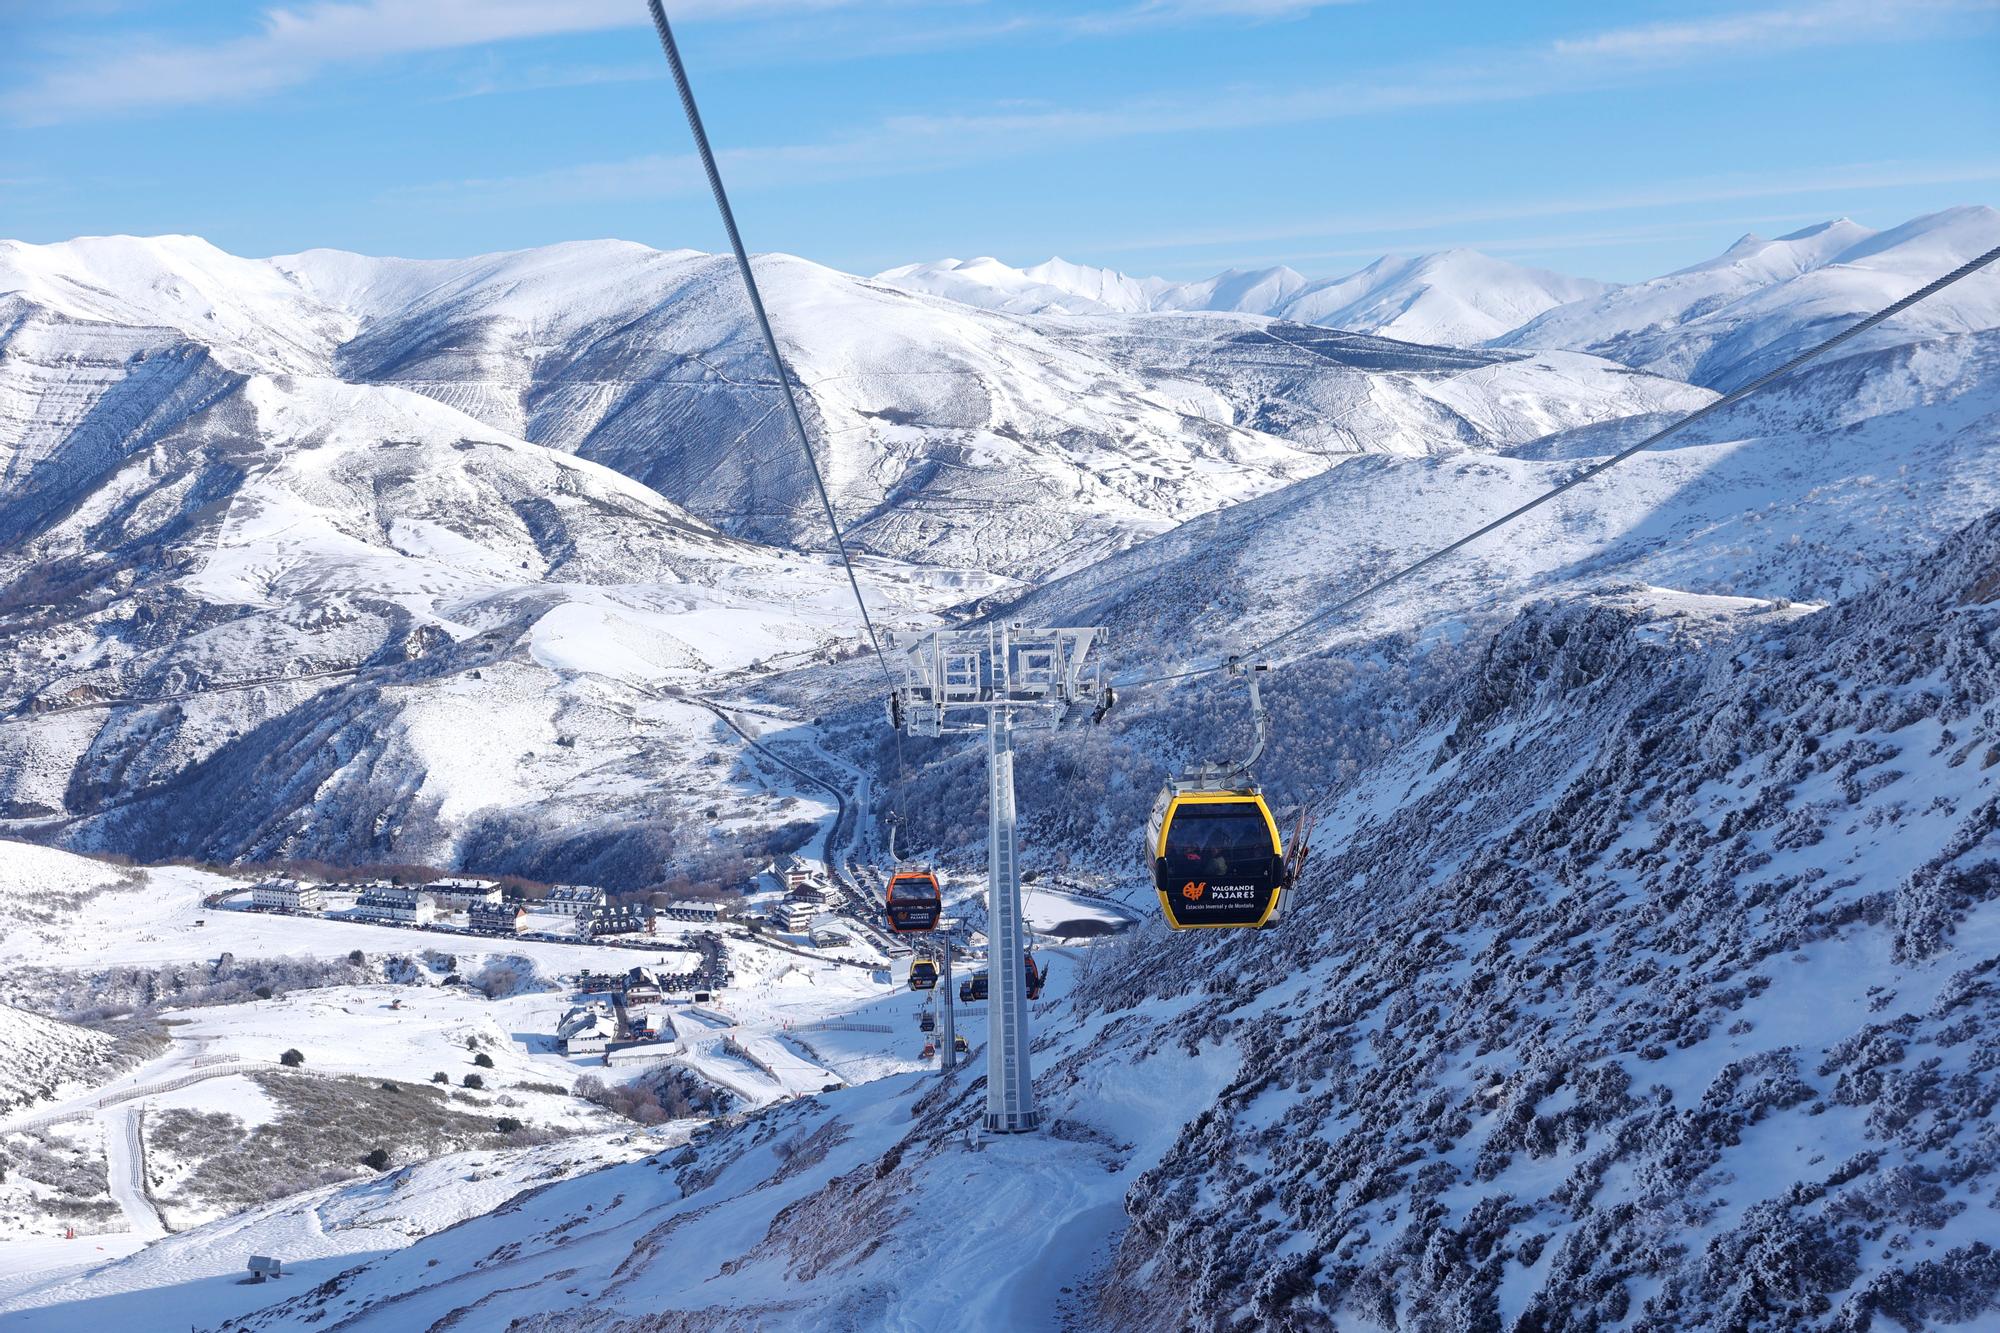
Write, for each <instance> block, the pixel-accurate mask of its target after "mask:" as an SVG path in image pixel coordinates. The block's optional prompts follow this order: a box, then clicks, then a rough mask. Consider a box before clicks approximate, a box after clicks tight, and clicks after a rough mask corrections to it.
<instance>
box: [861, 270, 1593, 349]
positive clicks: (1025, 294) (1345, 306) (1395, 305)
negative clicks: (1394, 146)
mask: <svg viewBox="0 0 2000 1333" xmlns="http://www.w3.org/2000/svg"><path fill="white" fill-rule="evenodd" d="M876 280H877V281H879V282H887V283H893V284H894V285H896V286H898V287H906V288H908V289H910V290H911V291H920V292H928V293H930V294H932V295H934V296H943V297H948V298H949V299H951V300H953V301H957V302H959V303H961V304H964V305H974V306H979V307H981V308H983V309H988V310H1005V311H1010V312H1012V313H1015V314H1067V315H1095V314H1135V313H1139V312H1142V311H1164V310H1205V311H1231V312H1235V313H1240V314H1257V315H1269V316H1272V317H1273V318H1277V319H1283V320H1286V321H1288V322H1290V323H1295V324H1317V325H1320V326H1321V327H1324V328H1330V329H1342V330H1345V331H1347V332H1350V333H1371V334H1378V335H1380V336H1382V337H1386V338H1396V339H1400V340H1402V341H1404V342H1417V343H1440V344H1444V345H1446V346H1453V347H1464V346H1474V345H1477V344H1479V343H1482V342H1485V341H1487V340H1488V339H1490V338H1495V337H1498V336H1499V335H1500V334H1503V333H1505V332H1507V331H1508V330H1509V329H1512V328H1515V327H1517V326H1519V325H1520V324H1522V323H1524V322H1525V321H1527V320H1529V319H1532V318H1533V317H1534V316H1536V315H1538V314H1540V313H1542V312H1543V311H1545V310H1548V309H1549V308H1550V307H1552V306H1558V305H1562V304H1564V303H1565V302H1570V301H1577V300H1582V299H1584V298H1587V297H1593V296H1597V295H1599V294H1600V293H1603V292H1606V291H1609V290H1611V287H1610V284H1608V283H1602V282H1595V281H1592V280H1591V279H1588V278H1571V277H1566V276H1564V275H1563V274H1560V273H1550V272H1548V271H1546V270H1544V269H1536V268H1525V267H1523V266H1521V265H1519V264H1513V263H1509V262H1508V261H1506V260H1504V259H1495V258H1493V257H1492V256H1490V255H1482V254H1480V253H1479V252H1478V251H1476V250H1445V251H1441V252H1439V253H1436V254H1427V255H1418V256H1416V257H1415V258H1411V259H1402V258H1396V257H1393V256H1385V257H1383V258H1381V259H1378V260H1376V261H1375V262H1374V263H1372V264H1370V265H1368V266H1367V267H1366V268H1363V269H1360V270H1358V271H1356V272H1354V273H1350V274H1348V275H1347V276H1346V277H1343V278H1326V279H1321V280H1319V281H1312V280H1308V279H1307V278H1306V277H1304V276H1303V275H1302V274H1300V273H1298V272H1296V271H1295V270H1293V269H1289V268H1285V267H1282V266H1280V267H1277V268H1268V269H1254V270H1249V271H1244V270H1239V269H1231V270H1229V271H1227V272H1224V273H1218V274H1216V275H1215V276H1214V277H1212V278H1205V279H1202V280H1201V281H1198V282H1182V283H1172V282H1168V281H1167V280H1166V279H1164V278H1134V277H1130V276H1128V275H1126V274H1123V273H1120V272H1118V271H1116V270H1115V269H1107V268H1092V267H1090V266H1088V265H1083V264H1072V263H1070V262H1068V261H1067V260H1064V259H1060V258H1058V259H1051V260H1049V261H1047V262H1046V263H1042V264H1037V265H1035V266H1034V267H1032V268H1026V269H1017V268H1010V267H1009V266H1007V265H1006V264H1003V263H1001V262H1000V261H999V260H997V259H992V258H981V259H972V260H957V259H944V260H939V261H937V262H935V263H930V264H907V265H904V266H903V267H901V268H892V269H890V270H888V271H887V272H884V273H879V274H877V275H876Z"/></svg>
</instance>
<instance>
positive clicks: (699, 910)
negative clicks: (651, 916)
mask: <svg viewBox="0 0 2000 1333" xmlns="http://www.w3.org/2000/svg"><path fill="white" fill-rule="evenodd" d="M657 915H659V916H663V917H665V918H666V919H667V920H669V921H686V922H689V923H691V924H693V925H697V926H712V925H714V924H715V923H716V922H718V921H720V920H721V919H722V904H721V903H704V902H697V901H695V900H694V899H692V898H677V899H675V900H674V901H673V902H670V903H668V904H667V905H666V906H665V907H662V908H660V909H658V912H657Z"/></svg>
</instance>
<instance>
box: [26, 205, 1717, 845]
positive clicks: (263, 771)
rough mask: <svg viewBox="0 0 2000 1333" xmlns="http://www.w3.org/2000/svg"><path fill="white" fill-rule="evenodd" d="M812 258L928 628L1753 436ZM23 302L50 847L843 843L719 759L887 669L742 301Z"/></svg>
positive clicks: (793, 272)
mask: <svg viewBox="0 0 2000 1333" xmlns="http://www.w3.org/2000/svg"><path fill="white" fill-rule="evenodd" d="M765 263H766V268H767V273H766V277H767V281H768V283H769V286H770V290H771V293H772V305H773V309H774V314H775V316H776V317H777V319H778V320H779V323H780V327H781V328H789V329H791V330H794V332H792V333H789V334H787V339H788V341H789V342H790V343H792V345H793V349H794V359H795V361H794V363H795V365H796V366H797V367H798V368H799V371H800V373H801V374H802V376H803V378H804V380H805V384H806V387H807V390H808V400H807V406H808V410H809V411H810V412H811V413H812V415H813V418H814V424H815V427H816V432H817V433H819V434H820V438H822V439H823V440H826V441H828V442H829V444H828V448H827V454H826V462H827V467H828V473H829V477H830V480H831V483H832V485H833V487H834V489H835V492H836V495H837V497H838V502H839V503H840V506H841V508H842V511H843V515H844V518H845V520H846V528H847V536H848V539H849V541H850V543H851V544H852V545H853V546H854V547H855V549H857V550H859V551H861V552H863V553H864V554H866V553H868V552H871V551H872V552H875V553H878V554H876V555H874V556H873V557H871V558H868V559H866V560H864V565H863V569H862V577H863V585H864V590H865V591H866V593H867V595H868V596H869V598H870V601H871V604H872V605H873V607H874V612H875V614H876V616H877V618H878V619H879V620H881V621H882V622H883V623H884V624H885V625H889V626H895V625H903V626H916V625H923V624H931V623H936V619H935V618H936V617H937V616H938V615H940V614H942V613H944V612H946V611H947V610H948V609H949V608H951V607H953V606H955V605H959V604H969V603H974V602H978V601H981V600H987V599H993V598H997V597H1004V596H1008V595H1011V594H1012V593H1013V592H1015V591H1017V586H1016V584H1015V582H1014V580H1013V577H1012V576H1016V575H1022V574H1026V575H1031V576H1036V577H1040V576H1045V575H1047V574H1049V573H1051V572H1054V571H1060V570H1063V569H1068V568H1081V567H1087V566H1089V565H1090V564H1092V563H1093V562H1095V561H1096V560H1099V559H1101V558H1102V557H1103V556H1105V555H1108V554H1111V553H1113V552H1116V551H1118V550H1121V549H1124V548H1126V547H1129V546H1131V545H1132V544H1133V543H1134V542H1136V541H1139V540H1142V539H1143V538H1145V537H1147V536H1150V535H1152V534H1154V533H1157V532H1160V531H1162V530H1164V529H1167V528H1170V527H1171V526H1172V525H1173V524H1174V523H1175V522H1177V521H1180V520H1183V519H1185V518H1187V517H1190V516H1192V515H1194V514H1198V513H1201V512H1204V511H1206V510H1210V509H1213V508H1214V507H1215V506H1217V505H1219V504H1225V503H1227V502H1229V501H1230V500H1232V499H1240V498H1243V497H1246V496H1251V495H1257V494H1262V493H1268V492H1270V491H1272V490H1274V489H1276V488H1278V487H1281V486H1283V485H1284V484H1285V483H1286V482H1287V481H1288V480H1291V479H1294V478H1299V477H1306V476H1311V475H1314V474H1317V473H1320V472H1323V471H1325V470H1326V469H1327V468H1328V467H1330V466H1332V465H1334V464H1335V463H1338V462H1340V461H1342V460H1343V459H1345V458H1349V457H1352V456H1355V455H1357V454H1363V453H1370V452H1388V453H1406V454H1425V455H1427V454H1433V453H1448V452H1452V451H1456V450H1460V449H1493V448H1496V447H1504V446H1508V445H1514V444H1519V443H1521V442H1524V441H1527V440H1529V439H1532V438H1534V437H1535V436H1537V435H1540V434H1542V433H1544V432H1546V431H1547V430H1550V429H1554V428H1558V427H1562V426H1570V425H1576V424H1580V423H1583V422H1589V421H1599V420H1604V419H1607V418H1612V417H1617V416H1620V415H1623V414H1625V413H1628V412H1631V411H1657V410H1671V409H1681V410H1684V409H1686V408H1691V407H1693V406H1696V405H1698V404H1699V403H1701V402H1702V401H1705V399H1706V397H1707V395H1706V394H1705V392H1703V391H1701V390H1698V389H1692V388H1689V387H1688V386H1685V385H1680V384H1677V383H1675V382H1673V381H1667V380H1661V379H1658V378H1655V377H1649V376H1641V375H1634V374H1631V373H1630V372H1628V371H1626V370H1624V369H1623V368H1621V367H1618V366H1616V365H1614V364H1612V363H1609V362H1605V361H1602V360H1599V359H1595V358H1591V357H1587V356H1580V355H1576V354H1571V353H1548V354H1533V355H1523V354H1520V353H1513V352H1485V351H1477V352H1452V351H1447V350H1444V349H1427V348H1415V347H1411V346H1408V345H1405V344H1400V343H1394V342H1388V341H1384V340H1379V339H1369V338H1363V337H1356V336H1351V335H1338V334H1329V333H1324V332H1319V331H1314V330H1309V329H1304V328H1300V327H1295V326H1290V325H1285V324H1281V323H1275V322H1272V321H1269V320H1264V319H1260V318H1256V317H1247V316H1220V315H1135V316H1121V317H1119V318H1118V319H1117V321H1115V326H1110V325H1107V326H1103V327H1090V328H1083V327H1078V326H1076V325H1075V324H1074V323H1073V322H1065V321H1062V320H1035V319H1025V318H1022V317H1017V316H1008V315H1002V314H994V313H990V312H983V311H974V310H969V309H965V308H963V307H955V306H948V305H946V304H945V303H942V302H938V301H935V300H932V299H929V298H922V297H917V296H911V295H908V294H904V293H899V292H896V291H894V290H891V289H888V288H886V287H882V286H880V285H877V284H871V283H866V282H861V281H858V280H855V279H851V278H847V277H845V276H843V275H840V274H837V273H834V272H832V271H831V270H827V269H823V268H819V267H817V266H814V265H809V264H806V263H804V262H803V261H797V260H790V259H785V258H783V257H776V258H773V259H771V260H768V261H765ZM0 279H4V282H0V285H4V286H6V287H9V288H11V290H10V291H8V292H7V293H6V294H4V295H0V314H4V322H0V339H4V343H3V344H0V349H3V350H4V353H5V355H4V356H0V422H4V425H5V430H4V432H0V477H4V485H0V585H4V588H5V592H4V595H0V628H4V630H5V632H6V633H7V634H8V635H9V637H10V641H11V642H12V644H13V645H14V646H15V648H16V649H17V651H15V652H13V653H11V654H9V655H8V657H7V658H6V660H5V661H4V663H0V699H4V701H5V705H6V707H8V708H10V709H11V710H12V716H11V717H9V718H7V719H6V720H4V721H0V758H4V761H5V762H4V763H0V818H7V819H12V820H16V821H21V822H19V823H18V824H16V825H14V827H15V828H16V830H17V831H20V832H25V833H32V834H33V835H34V836H38V837H48V838H59V839H62V840H65V841H67V842H69V843H71V844H72V845H77V846H82V847H131V848H143V849H146V850H147V851H148V852H149V853H150V854H154V855H157V854H159V853H160V851H161V849H163V848H168V847H171V848H173V849H174V850H175V851H176V852H177V853H181V854H187V855H195V856H204V857H212V858H225V859H235V858H243V857H257V858H268V857H274V856H300V855H323V856H327V857H331V858H335V859H347V860H353V859H368V860H373V859H395V860H415V861H437V862H445V863H454V864H456V863H463V862H467V861H471V862H475V863H478V864H483V865H485V866H487V867H488V868H491V869H505V870H513V871H518V872H522V873H535V874H546V875H549V876H556V875H564V874H567V875H575V876H584V875H585V873H586V870H587V872H588V876H592V877H598V878H603V879H606V880H607V881H608V882H611V883H614V884H637V883H645V882H650V881H651V880H652V879H654V878H656V877H657V876H658V875H659V874H660V873H661V867H662V864H663V862H665V861H667V860H668V859H669V858H678V859H679V860H681V861H683V862H685V861H686V860H687V859H688V858H690V857H695V856H697V855H698V854H702V852H701V849H702V848H705V847H707V846H709V845H710V844H713V843H715V842H717V841H718V840H729V839H732V838H734V837H736V836H737V834H738V833H740V832H741V831H742V830H744V829H749V828H758V829H762V830H764V831H766V832H768V831H770V830H771V829H774V828H778V827H783V826H796V825H797V824H798V823H799V822H800V821H799V820H798V819H797V818H796V817H793V816H788V815H787V814H786V813H785V812H786V811H788V810H790V809H792V807H793V805H794V804H795V803H796V802H798V801H799V800H800V799H801V796H802V794H801V793H799V792H796V791H794V790H792V789H791V787H790V786H788V785H787V784H786V781H784V780H780V781H778V782H777V783H776V785H775V786H774V787H771V788H767V789H765V791H764V794H763V795H760V796H758V797H754V798H751V799H748V800H745V799H743V797H742V794H741V789H740V785H739V783H738V781H737V778H736V776H735V770H734V769H732V768H731V767H730V766H728V765H720V766H718V765H715V764H712V763H708V762H706V761H707V760H708V759H709V757H710V756H711V755H712V754H714V753H715V752H716V751H717V750H718V748H719V749H720V751H721V752H722V753H724V754H729V755H734V754H738V753H740V752H741V751H742V742H741V740H740V738H738V737H737V736H736V735H735V734H734V733H733V732H730V731H729V730H728V729H727V728H726V727H725V726H724V724H723V723H722V722H721V721H720V720H718V719H717V718H716V717H715V716H714V715H713V714H712V713H711V712H710V711H708V708H707V707H706V705H705V704H704V703H701V702H697V701H695V700H693V699H691V698H687V697H684V696H686V695H687V694H688V693H689V692H698V693H702V694H709V693H713V692H714V691H716V690H718V689H723V688H728V689H738V688H741V687H743V686H744V685H746V684H747V683H748V682H750V681H751V680H753V679H755V678H759V677H768V676H770V675H771V674H772V673H775V672H781V671H785V670H788V669H790V668H792V667H795V666H798V665H801V664H806V663H810V662H812V661H814V660H819V659H827V658H832V657H838V656H843V655H846V654H847V653H850V652H852V651H854V649H855V648H856V647H857V644H856V637H857V628H858V627H857V626H856V625H855V623H854V618H853V615H852V611H851V608H850V606H849V605H848V603H847V593H846V589H845V581H844V577H843V576H842V575H841V574H840V573H839V571H838V569H837V567H836V566H835V565H834V564H832V563H831V562H830V561H829V558H828V557H827V556H826V555H825V554H823V553H822V552H823V548H824V546H825V544H826V543H825V539H824V537H823V535H822V533H821V531H820V529H819V526H818V525H819V522H820V520H819V517H818V515H817V512H816V501H814V500H813V498H812V495H811V491H810V487H809V485H808V483H807V480H806V477H805V473H804V468H803V465H802V460H800V459H799V457H798V454H797V450H796V446H795V445H794V443H793V442H792V441H791V440H789V439H788V438H786V437H785V436H784V435H783V433H782V432H780V431H779V430H777V428H776V427H775V426H774V424H773V421H774V417H773V409H774V407H775V404H774V402H773V401H772V393H771V387H772V386H771V385H770V384H769V383H768V379H765V380H763V382H760V377H764V376H765V375H766V372H765V371H764V370H763V369H762V368H761V357H760V355H759V353H758V351H757V349H756V347H755V345H754V343H753V342H751V341H750V340H749V339H748V337H747V332H746V330H745V329H744V328H743V326H742V316H741V307H740V297H739V295H738V293H737V292H736V290H735V286H734V277H733V275H732V274H731V272H730V270H729V267H728V266H727V265H726V264H723V263H721V262H719V261H716V260H714V259H713V258H711V257H708V256H702V255H696V254H693V253H691V252H657V251H652V250H648V249H646V248H644V247H640V246H629V245H623V244H618V243H610V242H597V243H587V244H580V245H575V246H557V247H551V248H549V249H547V250H541V251H531V252H521V253H517V254H507V255H496V256H487V257H483V258H480V259H474V260H463V261H422V262H419V261H404V260H376V259H369V258H365V257H360V256H354V255H345V254H337V253H332V252H315V253H311V254H306V255H299V256H291V257H287V258H282V259H278V260H272V261H255V260H241V259H236V258H234V257H231V256H227V255H224V254H222V253H221V252H219V251H216V250H214V249H213V247H210V246H207V245H206V244H205V243H203V242H200V241H198V240H195V239H192V238H185V237H182V238H174V237H169V238H158V239H155V240H148V241H136V240H131V239H129V238H127V239H117V238H113V239H108V240H98V241H84V242H76V243H72V244H70V245H67V246H40V247H37V246H18V245H16V246H10V247H8V248H7V249H6V251H5V252H4V253H0ZM800 547H803V548H805V549H803V550H801V549H799V548H800ZM914 561H921V562H922V563H914ZM473 719H478V720H479V722H480V725H477V726H473V725H470V724H471V722H472V720H473ZM659 773H673V774H676V775H678V776H677V777H676V780H675V781H674V782H672V783H667V784H661V783H657V782H653V781H649V780H648V779H647V775H649V774H659ZM811 799H817V798H811ZM725 806H727V807H729V808H732V809H734V810H736V811H737V818H738V819H739V820H740V821H741V823H740V824H737V825H717V824H715V823H714V822H713V821H712V820H710V819H709V818H708V816H707V813H706V812H708V811H711V810H716V809H720V808H723V807H725ZM816 808H817V806H816V805H807V806H806V807H804V809H806V810H812V809H816ZM690 823H693V824H699V825H701V826H702V831H701V833H700V834H699V836H698V837H696V838H695V839H694V841H693V843H692V845H690V844H689V843H685V842H676V836H677V835H676V834H675V832H674V830H675V829H677V828H681V827H684V826H686V825H689V824H690ZM732 830H735V831H736V832H732ZM756 836H762V835H761V834H759V835H756ZM788 836H789V835H788ZM752 840H753V841H754V838H753V839H752ZM586 848H587V849H588V850H587V851H585V850H584V849H586ZM579 854H582V855H584V856H585V860H584V861H582V862H578V861H577V860H576V857H577V856H578V855H579Z"/></svg>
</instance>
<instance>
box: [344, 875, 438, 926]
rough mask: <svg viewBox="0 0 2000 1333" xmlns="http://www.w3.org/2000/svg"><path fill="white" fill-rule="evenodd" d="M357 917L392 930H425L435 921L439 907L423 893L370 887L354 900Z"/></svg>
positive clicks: (398, 886)
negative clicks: (419, 927)
mask: <svg viewBox="0 0 2000 1333" xmlns="http://www.w3.org/2000/svg"><path fill="white" fill-rule="evenodd" d="M354 915H356V916H358V917H360V918H361V919H362V920H364V921H379V922H381V923H382V924H384V925H389V926H423V925H429V924H430V922H431V921H432V920H433V919H434V918H435V917H436V915H437V904H436V903H435V902H433V901H432V899H431V896H430V895H429V894H428V893H426V892H425V891H424V890H422V889H413V888H408V887H405V886H404V885H401V884H370V885H368V886H367V887H366V888H364V889H362V891H361V896H360V897H358V898H356V899H355V900H354Z"/></svg>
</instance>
